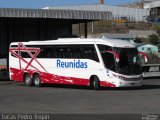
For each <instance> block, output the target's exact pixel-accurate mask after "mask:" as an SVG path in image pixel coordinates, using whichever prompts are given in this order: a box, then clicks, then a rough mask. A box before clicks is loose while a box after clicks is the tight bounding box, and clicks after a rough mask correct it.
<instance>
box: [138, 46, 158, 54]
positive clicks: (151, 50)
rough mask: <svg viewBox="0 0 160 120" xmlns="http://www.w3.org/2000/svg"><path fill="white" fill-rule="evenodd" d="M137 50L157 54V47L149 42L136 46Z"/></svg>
mask: <svg viewBox="0 0 160 120" xmlns="http://www.w3.org/2000/svg"><path fill="white" fill-rule="evenodd" d="M137 48H138V51H140V52H145V53H155V54H158V47H157V46H155V45H151V44H140V45H138V46H137Z"/></svg>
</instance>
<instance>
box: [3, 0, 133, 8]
mask: <svg viewBox="0 0 160 120" xmlns="http://www.w3.org/2000/svg"><path fill="white" fill-rule="evenodd" d="M133 1H135V0H105V4H108V5H120V4H123V3H129V2H133ZM98 2H99V0H0V8H43V7H48V6H67V5H84V4H97V3H98Z"/></svg>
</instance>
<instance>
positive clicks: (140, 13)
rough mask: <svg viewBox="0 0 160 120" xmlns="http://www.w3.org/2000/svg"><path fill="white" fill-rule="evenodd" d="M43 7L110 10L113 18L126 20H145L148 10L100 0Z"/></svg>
mask: <svg viewBox="0 0 160 120" xmlns="http://www.w3.org/2000/svg"><path fill="white" fill-rule="evenodd" d="M43 9H61V10H85V11H110V12H112V14H113V20H124V19H125V20H127V21H134V22H138V21H145V20H146V18H147V17H148V16H149V10H147V9H139V8H129V7H122V6H110V5H106V4H104V1H103V0H100V3H99V4H91V5H75V6H58V7H45V8H43Z"/></svg>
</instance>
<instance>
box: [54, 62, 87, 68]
mask: <svg viewBox="0 0 160 120" xmlns="http://www.w3.org/2000/svg"><path fill="white" fill-rule="evenodd" d="M87 67H88V65H87V62H81V61H80V60H73V62H64V61H62V60H57V68H87Z"/></svg>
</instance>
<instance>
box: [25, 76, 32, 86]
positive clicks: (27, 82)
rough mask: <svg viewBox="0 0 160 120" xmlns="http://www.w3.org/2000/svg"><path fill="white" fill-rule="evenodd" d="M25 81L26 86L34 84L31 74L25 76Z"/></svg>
mask: <svg viewBox="0 0 160 120" xmlns="http://www.w3.org/2000/svg"><path fill="white" fill-rule="evenodd" d="M24 82H25V85H26V86H32V78H31V76H30V75H29V74H26V75H25V76H24Z"/></svg>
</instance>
